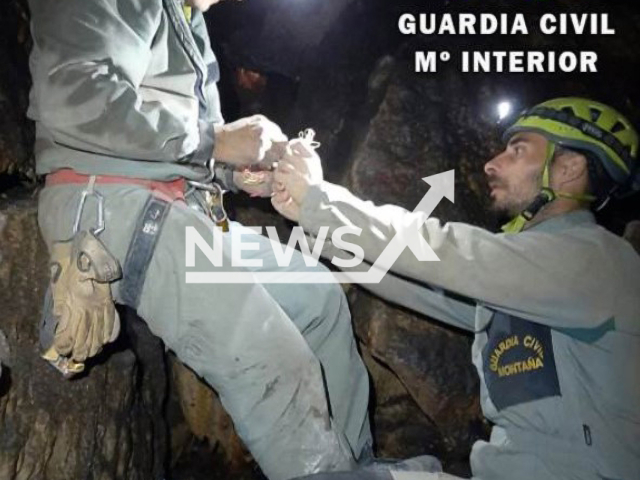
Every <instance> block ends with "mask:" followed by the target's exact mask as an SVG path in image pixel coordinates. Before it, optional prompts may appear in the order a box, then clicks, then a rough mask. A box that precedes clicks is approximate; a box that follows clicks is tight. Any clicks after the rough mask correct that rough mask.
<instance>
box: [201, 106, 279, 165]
mask: <svg viewBox="0 0 640 480" xmlns="http://www.w3.org/2000/svg"><path fill="white" fill-rule="evenodd" d="M214 130H215V147H214V150H213V158H214V159H215V160H216V161H218V162H222V163H227V164H229V165H232V166H235V167H246V166H249V165H257V164H263V165H267V166H270V165H271V164H272V163H273V162H276V161H278V160H279V159H280V158H281V157H282V155H284V153H285V150H286V147H287V142H288V139H287V137H286V136H285V135H284V134H283V133H282V130H280V127H279V126H278V125H276V124H275V123H273V122H272V121H271V120H269V119H267V118H266V117H264V116H263V115H254V116H252V117H246V118H241V119H240V120H236V121H235V122H231V123H227V124H225V125H219V126H216V127H215V128H214Z"/></svg>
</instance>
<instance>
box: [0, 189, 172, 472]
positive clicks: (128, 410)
mask: <svg viewBox="0 0 640 480" xmlns="http://www.w3.org/2000/svg"><path fill="white" fill-rule="evenodd" d="M47 261H48V259H47V253H46V248H45V246H44V244H43V243H42V241H41V240H40V236H39V234H38V231H37V223H36V204H35V200H34V199H33V198H26V199H21V200H18V199H16V198H15V197H14V198H13V199H12V201H11V203H10V204H9V205H8V204H7V202H6V201H3V204H2V205H0V311H1V312H2V315H1V316H0V329H1V330H2V331H3V332H4V333H5V334H6V337H7V340H8V344H9V346H10V349H11V353H10V355H9V356H8V359H3V364H4V366H3V372H2V377H1V378H0V478H2V479H3V480H18V479H19V480H57V479H60V480H69V479H93V480H111V479H114V480H115V479H124V478H126V479H131V480H135V479H139V480H150V479H160V478H162V476H163V475H164V467H165V459H166V458H167V451H168V435H167V427H166V422H165V419H164V416H163V408H164V402H165V398H166V395H167V381H166V374H165V371H164V359H163V349H162V346H161V345H160V342H159V341H158V340H157V339H155V338H154V337H153V336H152V335H151V334H150V333H149V331H148V330H147V329H146V327H145V326H144V324H142V323H141V322H140V321H139V320H136V319H135V318H134V317H133V316H132V315H131V314H130V313H128V312H122V313H123V319H124V324H125V327H126V332H125V333H123V334H122V337H121V341H120V342H118V343H117V344H115V345H111V346H110V347H109V348H108V349H106V351H105V353H104V354H102V355H100V356H99V357H98V358H97V359H96V360H95V362H94V363H93V364H92V365H91V366H90V369H89V372H88V374H85V375H83V376H82V377H80V378H78V379H74V380H71V381H69V380H64V379H63V378H62V377H61V376H60V375H59V373H58V372H57V371H55V370H54V369H53V368H52V367H51V366H50V365H48V364H47V363H46V362H45V361H44V360H42V359H41V358H40V357H39V354H38V331H37V327H38V323H39V319H40V309H41V305H42V298H43V292H44V290H43V288H44V286H45V284H46V281H47V278H46V277H47V275H48V268H47Z"/></svg>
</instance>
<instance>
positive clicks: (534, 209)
mask: <svg viewBox="0 0 640 480" xmlns="http://www.w3.org/2000/svg"><path fill="white" fill-rule="evenodd" d="M518 132H536V133H539V134H541V135H543V136H544V137H546V138H547V140H548V141H549V143H548V145H547V155H546V159H545V162H544V166H543V171H542V185H541V188H540V192H539V193H538V195H537V196H536V198H535V199H534V200H533V201H532V202H531V204H530V205H528V206H527V208H525V209H524V210H523V211H522V212H521V213H520V214H519V215H518V216H516V217H515V218H513V219H512V220H511V221H510V222H509V223H507V224H506V225H503V227H502V230H503V231H505V232H507V233H517V232H519V231H521V230H522V229H523V228H524V227H525V225H526V223H527V222H529V221H530V220H531V219H532V218H533V217H534V216H535V215H537V213H538V212H539V211H540V210H541V209H542V208H543V207H544V206H545V205H546V204H548V203H550V202H552V201H554V200H555V199H556V198H557V197H564V198H571V199H574V200H579V201H581V202H593V201H594V200H597V197H596V196H594V195H589V194H580V195H578V194H569V193H566V192H559V191H554V190H553V189H552V188H551V187H550V180H549V172H550V168H549V167H550V165H551V161H552V159H553V157H554V155H555V152H556V146H558V145H559V146H561V147H566V148H569V149H574V150H578V151H582V152H585V153H586V154H587V155H588V156H589V157H590V158H595V159H596V161H598V162H600V163H601V164H602V166H603V168H604V170H605V171H606V172H607V174H608V175H609V177H611V180H612V181H613V184H614V185H615V186H614V187H613V188H612V189H610V188H607V191H606V193H605V195H604V196H605V198H604V199H600V200H603V201H602V203H601V205H604V204H606V202H607V200H608V198H609V197H611V196H612V195H615V196H619V197H624V196H626V195H628V194H630V193H634V192H636V191H639V190H640V169H639V168H638V162H637V157H638V133H637V132H636V130H635V129H634V128H633V126H632V125H631V123H630V122H629V121H628V120H627V119H626V118H625V117H623V116H622V115H621V114H620V113H618V112H617V111H616V110H614V109H613V108H611V107H608V106H607V105H604V104H602V103H598V102H594V101H593V100H588V99H585V98H577V97H568V98H556V99H554V100H549V101H546V102H544V103H541V104H539V105H536V106H535V107H533V108H531V109H529V110H526V111H524V112H523V113H521V114H520V115H519V116H518V118H517V120H516V121H515V122H514V123H513V124H512V125H511V126H510V127H509V128H507V129H506V131H505V133H504V139H505V142H506V141H508V140H509V138H511V137H512V136H513V135H514V134H516V133H518Z"/></svg>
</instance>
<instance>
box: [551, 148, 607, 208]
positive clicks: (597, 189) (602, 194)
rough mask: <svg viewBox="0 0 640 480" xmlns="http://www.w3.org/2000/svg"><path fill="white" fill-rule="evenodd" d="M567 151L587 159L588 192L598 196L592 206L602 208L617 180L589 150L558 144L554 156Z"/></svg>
mask: <svg viewBox="0 0 640 480" xmlns="http://www.w3.org/2000/svg"><path fill="white" fill-rule="evenodd" d="M566 153H576V154H578V155H582V156H584V157H585V159H586V160H587V175H588V185H587V192H586V193H588V194H589V195H593V196H594V197H596V200H595V201H594V202H592V203H591V208H592V209H598V208H600V207H601V206H602V205H603V204H604V202H605V201H606V200H607V199H608V198H609V196H610V195H611V192H612V191H613V189H614V188H615V186H616V183H615V181H614V180H613V179H612V178H611V176H610V175H609V174H608V173H607V171H606V170H605V168H604V166H603V165H602V162H601V161H600V160H599V159H598V157H596V156H595V155H594V154H593V153H591V152H589V151H586V150H578V149H576V148H567V147H563V146H560V145H556V150H555V154H554V157H553V158H554V160H555V158H556V157H558V156H560V155H564V154H566Z"/></svg>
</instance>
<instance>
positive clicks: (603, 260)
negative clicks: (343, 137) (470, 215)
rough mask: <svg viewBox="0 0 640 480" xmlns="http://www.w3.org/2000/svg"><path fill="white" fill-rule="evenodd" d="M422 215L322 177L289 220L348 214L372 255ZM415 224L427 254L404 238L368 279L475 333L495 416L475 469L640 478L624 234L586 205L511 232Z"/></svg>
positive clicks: (635, 339) (634, 344)
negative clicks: (386, 264)
mask: <svg viewBox="0 0 640 480" xmlns="http://www.w3.org/2000/svg"><path fill="white" fill-rule="evenodd" d="M424 215H425V214H423V213H420V212H408V211H406V210H404V209H402V208H400V207H395V206H390V205H387V206H374V205H373V204H372V203H371V202H365V201H362V200H360V199H358V198H356V197H355V196H353V195H352V194H350V193H349V192H348V191H347V190H346V189H344V188H342V187H339V186H336V185H331V184H328V183H324V184H323V185H321V186H316V187H312V188H311V189H310V191H309V194H308V196H307V198H306V199H305V201H304V204H303V205H302V209H301V214H300V224H301V225H302V226H303V227H304V229H305V230H306V231H307V232H309V233H310V234H311V235H314V234H317V232H318V229H319V227H321V226H328V227H329V228H330V232H332V231H334V230H335V229H336V228H338V227H341V226H344V225H350V226H356V227H359V228H361V229H362V233H361V235H360V236H359V237H357V239H354V237H353V236H351V237H350V238H349V241H350V242H351V243H356V244H358V245H360V246H361V247H362V248H363V249H364V252H365V259H366V260H367V261H368V262H370V263H373V262H374V261H375V260H376V259H377V257H378V255H379V254H380V253H381V252H382V251H383V250H384V248H385V247H386V246H387V244H388V243H389V241H390V240H391V238H392V237H393V236H394V235H396V234H400V235H403V234H407V233H408V232H410V231H411V230H412V229H413V231H415V228H416V222H417V221H419V220H420V221H421V220H424ZM420 228H421V229H420V231H421V234H422V235H423V237H424V238H425V240H426V241H427V243H428V244H429V245H430V247H431V248H432V249H433V250H434V252H435V253H436V254H437V255H438V257H439V258H440V262H419V261H417V260H416V258H415V256H414V254H413V253H412V252H411V251H410V250H409V249H405V250H404V252H403V253H402V255H401V256H400V257H399V259H398V260H397V261H396V263H395V264H394V266H393V268H392V272H393V273H395V274H397V275H392V274H387V275H386V276H385V277H384V279H383V280H382V282H381V283H380V284H374V285H369V286H367V288H370V289H371V290H373V291H374V292H375V293H378V294H379V295H380V296H382V297H383V298H386V299H388V300H390V301H393V302H396V303H399V304H401V305H403V306H406V307H409V308H412V309H414V310H417V311H419V312H422V313H424V314H426V315H429V316H431V317H434V318H437V319H439V320H441V321H443V322H445V323H448V324H450V325H454V326H456V327H460V328H463V329H465V330H467V331H470V332H473V333H474V334H475V341H474V344H473V349H472V357H473V363H474V364H475V366H476V368H477V371H478V374H479V376H480V380H481V403H482V409H483V412H484V414H485V416H486V417H487V418H488V419H489V420H491V422H493V424H494V427H493V430H492V434H491V438H490V441H489V442H485V441H479V442H477V443H476V444H475V445H474V446H473V449H472V453H471V466H472V471H473V474H474V478H478V479H482V480H503V479H504V480H507V479H509V480H518V479H523V480H525V479H526V480H534V479H536V480H539V479H545V480H546V479H575V480H578V479H581V480H590V479H617V480H635V479H638V478H640V381H639V380H640V295H639V294H640V257H638V255H637V254H636V252H635V251H634V250H633V248H632V247H631V245H629V244H628V243H627V242H626V241H625V240H624V239H622V238H619V237H617V236H615V235H613V234H611V233H609V232H608V231H606V230H605V229H604V228H602V227H600V226H598V225H597V224H596V223H595V220H594V218H593V216H592V214H591V213H590V212H588V211H586V210H580V211H576V212H572V213H568V214H564V215H560V216H557V217H553V218H551V219H548V220H545V221H543V222H541V223H539V224H538V225H536V226H535V227H533V228H531V229H528V230H526V231H524V232H522V233H519V234H517V235H505V234H493V233H491V232H489V231H487V230H484V229H481V228H478V227H474V226H471V225H468V224H463V223H447V224H445V225H441V223H440V222H439V221H438V220H437V219H435V218H429V219H427V220H426V222H425V223H424V224H423V226H422V227H420ZM363 265H364V264H363ZM366 269H368V266H364V267H363V268H360V270H366ZM412 280H413V281H412ZM415 281H417V282H424V283H423V284H418V283H415ZM424 284H427V285H428V286H429V288H427V286H426V285H424ZM448 292H453V293H455V294H457V295H458V296H463V297H466V298H468V299H471V300H472V301H470V302H469V303H465V302H464V301H460V300H457V299H453V298H451V296H450V295H447V293H448ZM458 298H460V297H458Z"/></svg>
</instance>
